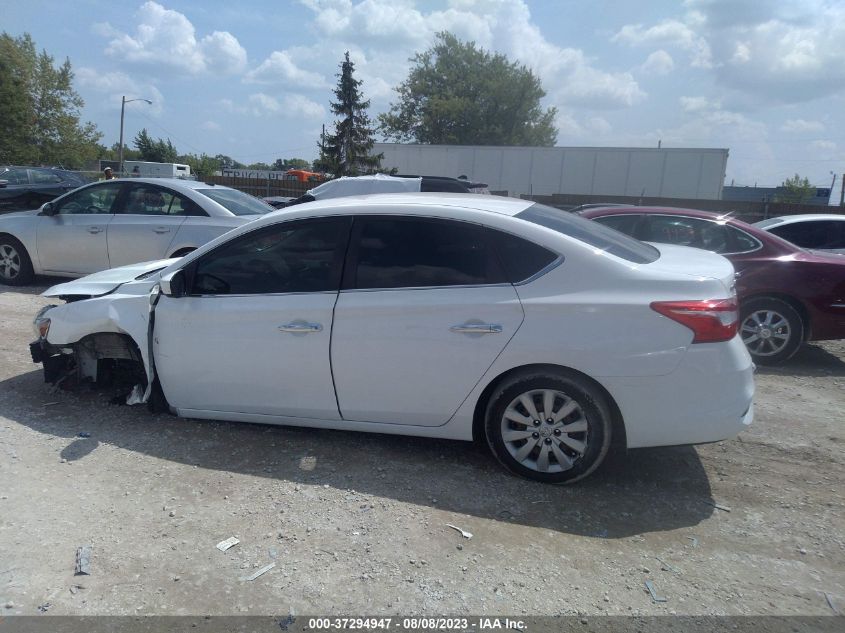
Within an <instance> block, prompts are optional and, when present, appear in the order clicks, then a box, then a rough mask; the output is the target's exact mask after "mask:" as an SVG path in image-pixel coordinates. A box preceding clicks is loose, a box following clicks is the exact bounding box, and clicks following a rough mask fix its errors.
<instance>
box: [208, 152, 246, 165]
mask: <svg viewBox="0 0 845 633" xmlns="http://www.w3.org/2000/svg"><path fill="white" fill-rule="evenodd" d="M214 160H216V161H217V162H218V163H220V166H221V167H225V168H226V169H243V168H244V167H246V165H244V164H243V163H239V162H238V161H236V160H235V159H234V158H232V157H231V156H226V154H217V156H215V157H214Z"/></svg>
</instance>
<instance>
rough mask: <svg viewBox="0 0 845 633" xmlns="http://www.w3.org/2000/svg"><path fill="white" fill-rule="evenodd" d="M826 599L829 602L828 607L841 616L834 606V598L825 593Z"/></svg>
mask: <svg viewBox="0 0 845 633" xmlns="http://www.w3.org/2000/svg"><path fill="white" fill-rule="evenodd" d="M824 599H825V600H827V606H829V607H830V609H831V610H832V611H833V612H834V613H835V614H836V615H839V610H838V609H837V608H836V607H835V606H834V604H833V598H831V597H830V594H829V593H827V592H826V591H825V593H824Z"/></svg>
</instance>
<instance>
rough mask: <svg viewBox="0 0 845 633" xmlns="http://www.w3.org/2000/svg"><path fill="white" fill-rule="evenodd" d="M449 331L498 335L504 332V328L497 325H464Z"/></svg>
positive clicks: (456, 326) (455, 326)
mask: <svg viewBox="0 0 845 633" xmlns="http://www.w3.org/2000/svg"><path fill="white" fill-rule="evenodd" d="M449 329H450V330H451V331H452V332H458V333H460V334H498V333H500V332H501V331H502V326H501V325H498V324H497V323H462V324H461V325H453V326H452V327H450V328H449Z"/></svg>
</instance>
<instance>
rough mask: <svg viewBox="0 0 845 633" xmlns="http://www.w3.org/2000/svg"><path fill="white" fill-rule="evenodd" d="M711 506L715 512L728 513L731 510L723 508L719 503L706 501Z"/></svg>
mask: <svg viewBox="0 0 845 633" xmlns="http://www.w3.org/2000/svg"><path fill="white" fill-rule="evenodd" d="M707 503H709V504H710V505H711V506H713V507H714V508H716V509H717V510H721V511H722V512H730V511H731V509H730V508H729V507H728V506H723V505H722V504H721V503H716V502H715V501H708V502H707Z"/></svg>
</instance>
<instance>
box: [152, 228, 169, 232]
mask: <svg viewBox="0 0 845 633" xmlns="http://www.w3.org/2000/svg"><path fill="white" fill-rule="evenodd" d="M153 231H155V232H156V233H170V229H169V228H168V227H166V226H157V227H156V228H154V229H153Z"/></svg>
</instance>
